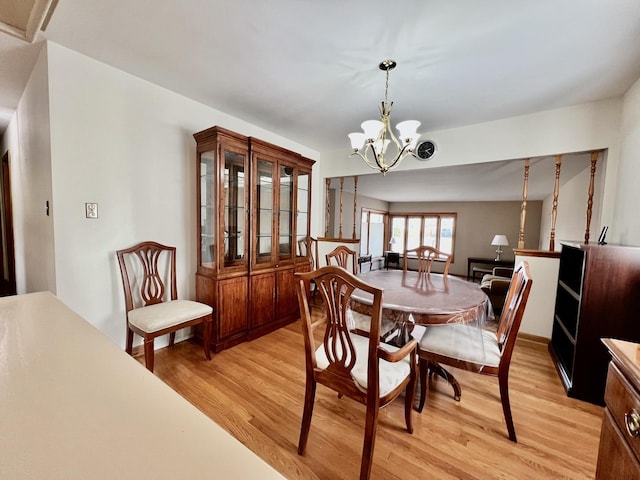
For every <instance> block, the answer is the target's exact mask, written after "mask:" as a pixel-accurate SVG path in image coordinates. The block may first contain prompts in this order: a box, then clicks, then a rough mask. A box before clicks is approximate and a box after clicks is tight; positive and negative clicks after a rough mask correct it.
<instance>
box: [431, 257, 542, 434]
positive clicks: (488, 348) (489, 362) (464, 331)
mask: <svg viewBox="0 0 640 480" xmlns="http://www.w3.org/2000/svg"><path fill="white" fill-rule="evenodd" d="M532 283H533V280H532V279H531V275H530V274H529V264H528V263H527V262H521V263H520V264H519V265H518V266H517V267H516V269H515V271H514V272H513V277H511V284H510V286H509V292H508V293H507V298H506V300H505V304H504V308H503V309H502V315H501V316H500V321H499V323H498V327H497V331H495V332H494V331H490V330H483V329H482V328H480V327H479V326H477V325H471V324H464V323H453V324H444V325H438V326H431V327H428V328H427V330H426V332H425V334H424V335H423V336H422V339H421V340H420V343H419V344H418V356H419V358H420V382H421V384H420V403H419V406H418V411H420V412H421V411H422V409H423V407H424V404H425V401H426V397H427V390H428V378H427V377H428V371H429V369H430V368H431V366H432V365H434V364H437V365H450V366H452V367H456V368H460V369H463V370H468V371H471V372H474V373H480V374H482V375H489V376H492V377H498V383H499V385H500V399H501V401H502V411H503V413H504V419H505V422H506V423H507V430H508V432H509V439H510V440H512V441H514V442H516V441H517V440H516V431H515V427H514V425H513V418H512V416H511V404H510V402H509V367H510V365H511V355H512V354H513V349H514V347H515V344H516V337H517V335H518V330H519V329H520V323H521V322H522V316H523V315H524V310H525V307H526V305H527V300H528V298H529V292H530V290H531V285H532ZM456 399H457V400H459V394H458V397H457V398H456Z"/></svg>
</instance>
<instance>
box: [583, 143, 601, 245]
mask: <svg viewBox="0 0 640 480" xmlns="http://www.w3.org/2000/svg"><path fill="white" fill-rule="evenodd" d="M599 153H600V152H597V151H593V152H591V177H590V178H589V197H588V200H587V226H586V228H585V231H584V243H585V244H588V243H589V230H590V228H591V213H592V209H593V190H594V183H595V176H596V162H597V161H598V154H599Z"/></svg>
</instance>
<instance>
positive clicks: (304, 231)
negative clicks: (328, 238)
mask: <svg viewBox="0 0 640 480" xmlns="http://www.w3.org/2000/svg"><path fill="white" fill-rule="evenodd" d="M309 180H310V175H309V173H308V172H299V173H298V199H297V204H296V243H297V244H298V245H301V243H302V240H305V239H307V237H308V236H309V203H310V202H309V201H310V195H309V186H310V182H309ZM308 253H309V252H306V251H300V250H299V251H298V252H297V254H296V255H297V256H299V257H306V256H307V255H308Z"/></svg>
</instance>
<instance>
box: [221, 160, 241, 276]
mask: <svg viewBox="0 0 640 480" xmlns="http://www.w3.org/2000/svg"><path fill="white" fill-rule="evenodd" d="M222 150H223V155H224V169H223V172H224V178H223V179H222V188H223V192H222V198H223V212H222V217H223V218H222V219H221V220H222V221H221V228H222V233H221V234H222V235H223V236H224V245H223V246H222V249H223V251H222V255H221V256H222V258H224V267H225V268H227V267H234V266H239V265H244V264H245V263H246V261H245V257H246V250H247V245H246V241H247V228H246V225H245V221H246V211H245V205H246V202H245V196H246V171H245V170H246V168H245V161H246V155H245V154H242V153H238V152H233V151H229V150H226V149H224V148H223V149H222Z"/></svg>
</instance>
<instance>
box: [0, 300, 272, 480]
mask: <svg viewBox="0 0 640 480" xmlns="http://www.w3.org/2000/svg"><path fill="white" fill-rule="evenodd" d="M0 478H2V479H3V480H12V479H26V478H29V479H47V480H54V479H64V480H73V479H83V480H84V479H92V480H99V479H109V480H114V479H118V480H123V479H135V480H140V479H154V480H162V479H171V480H175V479H176V478H185V479H189V480H194V479H212V478H224V479H245V478H246V479H258V478H259V479H282V478H284V477H282V476H281V475H280V474H279V473H278V472H277V471H276V470H274V469H273V468H272V467H270V466H269V465H268V464H267V463H266V462H264V461H263V460H262V459H260V458H259V457H258V456H257V455H255V454H254V453H253V452H251V451H250V450H249V449H248V448H246V447H245V446H244V445H242V444H241V443H240V442H239V441H237V440H236V439H235V438H233V437H232V436H231V435H230V434H228V433H227V432H225V431H224V430H223V429H222V428H221V427H220V426H218V425H217V424H216V423H214V422H213V421H212V420H211V419H209V418H208V417H207V416H205V415H204V414H203V413H201V412H200V411H199V410H197V409H196V408H195V407H194V406H192V405H191V404H190V403H189V402H187V401H186V400H185V399H183V398H182V397H181V396H180V395H178V394H177V393H176V392H175V391H173V390H172V389H171V388H170V387H168V386H167V385H165V384H164V383H163V382H162V381H161V380H159V379H158V378H157V377H155V376H154V375H153V374H151V373H150V372H149V371H148V370H147V369H146V368H144V366H142V365H141V364H139V363H138V362H137V361H135V360H134V359H133V358H131V357H130V356H129V355H127V354H126V353H125V352H124V351H122V350H121V349H120V348H118V347H117V346H116V345H115V344H113V343H112V342H111V341H110V340H109V339H108V338H106V337H105V336H104V335H103V334H102V333H100V332H99V331H98V330H96V329H95V328H94V327H93V326H92V325H90V324H89V323H88V322H86V321H85V320H84V319H82V318H81V317H79V316H78V315H77V314H75V313H74V312H72V311H71V310H70V309H69V308H67V307H66V306H65V305H64V304H62V302H60V301H59V300H58V299H57V298H56V297H55V296H54V295H53V294H51V293H48V292H42V293H34V294H28V295H19V296H14V297H6V298H2V299H0Z"/></svg>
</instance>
